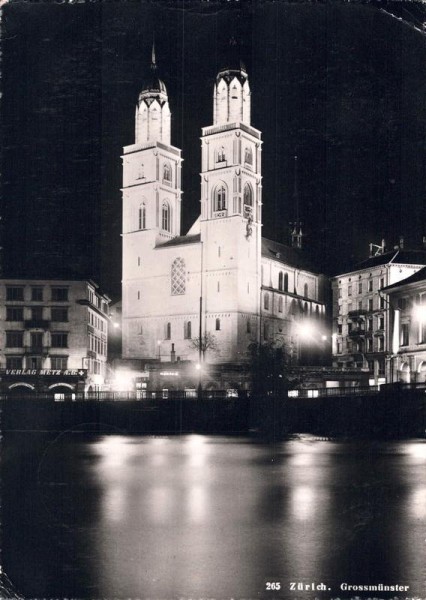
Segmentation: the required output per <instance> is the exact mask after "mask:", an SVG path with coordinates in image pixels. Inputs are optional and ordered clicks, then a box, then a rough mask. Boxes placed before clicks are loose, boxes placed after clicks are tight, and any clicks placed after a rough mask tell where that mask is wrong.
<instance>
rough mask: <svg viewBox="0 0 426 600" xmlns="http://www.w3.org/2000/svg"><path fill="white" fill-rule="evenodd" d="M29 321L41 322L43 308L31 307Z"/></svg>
mask: <svg viewBox="0 0 426 600" xmlns="http://www.w3.org/2000/svg"><path fill="white" fill-rule="evenodd" d="M31 319H32V320H33V321H41V320H42V319H43V307H42V306H33V307H32V308H31Z"/></svg>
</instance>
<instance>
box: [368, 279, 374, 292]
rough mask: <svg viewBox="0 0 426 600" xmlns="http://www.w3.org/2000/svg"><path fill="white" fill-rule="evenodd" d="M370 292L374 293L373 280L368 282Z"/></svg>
mask: <svg viewBox="0 0 426 600" xmlns="http://www.w3.org/2000/svg"><path fill="white" fill-rule="evenodd" d="M368 291H369V292H372V291H373V280H372V279H369V280H368Z"/></svg>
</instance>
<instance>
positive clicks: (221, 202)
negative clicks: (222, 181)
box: [214, 185, 226, 211]
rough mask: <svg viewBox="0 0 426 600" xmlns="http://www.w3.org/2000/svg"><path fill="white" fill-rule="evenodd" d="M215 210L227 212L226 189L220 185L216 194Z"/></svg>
mask: <svg viewBox="0 0 426 600" xmlns="http://www.w3.org/2000/svg"><path fill="white" fill-rule="evenodd" d="M214 210H215V211H218V210H226V188H225V186H224V185H219V186H217V188H216V189H215V192H214Z"/></svg>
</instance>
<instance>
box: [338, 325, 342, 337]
mask: <svg viewBox="0 0 426 600" xmlns="http://www.w3.org/2000/svg"><path fill="white" fill-rule="evenodd" d="M337 333H340V335H342V324H341V323H337Z"/></svg>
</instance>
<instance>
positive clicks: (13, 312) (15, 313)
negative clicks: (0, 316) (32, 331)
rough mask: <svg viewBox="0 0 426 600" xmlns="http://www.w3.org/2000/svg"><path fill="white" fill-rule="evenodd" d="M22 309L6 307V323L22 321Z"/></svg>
mask: <svg viewBox="0 0 426 600" xmlns="http://www.w3.org/2000/svg"><path fill="white" fill-rule="evenodd" d="M23 319H24V309H23V308H22V307H19V306H8V307H6V321H23Z"/></svg>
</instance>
